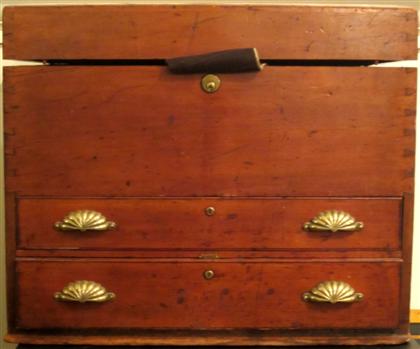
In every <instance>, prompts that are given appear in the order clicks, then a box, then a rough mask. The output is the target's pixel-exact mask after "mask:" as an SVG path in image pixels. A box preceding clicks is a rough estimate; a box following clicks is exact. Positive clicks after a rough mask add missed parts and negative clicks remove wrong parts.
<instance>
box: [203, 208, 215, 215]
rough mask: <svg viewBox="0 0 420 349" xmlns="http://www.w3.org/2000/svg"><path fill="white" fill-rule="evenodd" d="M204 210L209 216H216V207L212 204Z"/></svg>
mask: <svg viewBox="0 0 420 349" xmlns="http://www.w3.org/2000/svg"><path fill="white" fill-rule="evenodd" d="M204 212H205V214H206V215H207V216H214V215H215V213H216V209H215V208H214V207H211V206H210V207H206V208H205V210H204Z"/></svg>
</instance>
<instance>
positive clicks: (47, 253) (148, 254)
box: [16, 249, 402, 262]
mask: <svg viewBox="0 0 420 349" xmlns="http://www.w3.org/2000/svg"><path fill="white" fill-rule="evenodd" d="M121 256H124V257H125V258H173V259H174V261H175V260H179V259H184V258H199V259H207V260H211V259H229V258H286V259H287V258H288V259H296V258H304V259H307V258H311V259H316V258H320V259H328V258H333V259H334V258H339V259H342V260H343V261H347V260H353V259H360V260H364V261H366V262H369V261H371V260H372V259H384V258H386V259H388V258H392V259H397V260H399V261H401V260H402V253H401V251H400V250H369V249H368V250H347V249H334V250H312V249H288V250H263V251H262V250H256V251H253V250H217V251H215V250H209V251H206V250H202V249H197V250H195V249H190V250H185V249H183V250H157V249H156V250H155V249H154V250H139V249H134V250H123V251H122V250H120V249H114V250H106V249H101V250H93V249H89V250H81V249H77V250H65V249H53V250H51V249H42V250H39V249H37V250H29V249H19V250H17V251H16V257H31V258H32V257H51V258H54V257H58V258H62V257H71V258H72V257H78V258H89V257H92V258H96V257H101V258H108V257H111V258H119V257H121Z"/></svg>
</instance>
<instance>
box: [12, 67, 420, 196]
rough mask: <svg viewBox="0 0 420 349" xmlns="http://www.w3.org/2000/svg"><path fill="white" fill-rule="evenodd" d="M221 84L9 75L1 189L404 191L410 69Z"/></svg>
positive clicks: (280, 70) (265, 74) (411, 102)
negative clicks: (205, 87)
mask: <svg viewBox="0 0 420 349" xmlns="http://www.w3.org/2000/svg"><path fill="white" fill-rule="evenodd" d="M220 77H221V80H222V85H221V87H220V90H219V91H218V92H216V93H214V94H211V95H209V94H207V93H205V92H203V91H202V90H201V88H200V76H197V75H188V76H186V75H180V76H178V75H173V74H170V73H168V72H167V71H166V70H165V69H164V68H161V67H133V66H131V67H130V66H127V67H19V68H10V69H6V71H5V104H6V110H5V112H6V114H5V130H6V134H7V138H6V146H5V147H6V182H7V190H8V191H16V192H18V193H19V194H21V195H83V196H90V195H100V196H115V195H117V196H127V195H131V196H209V195H211V196H221V195H223V196H238V195H239V196H278V195H280V196H285V195H287V196H296V195H298V196H331V195H334V196H370V195H374V196H389V195H395V196H401V195H402V193H403V192H412V190H413V176H414V133H415V131H414V120H415V81H416V70H415V69H404V68H388V69H380V68H358V67H352V68H344V67H266V68H265V69H264V70H263V71H262V72H258V73H245V74H230V75H229V74H221V75H220ZM39 91H43V93H42V94H40V93H39ZM163 101H164V103H163ZM47 178H48V180H46V179H47Z"/></svg>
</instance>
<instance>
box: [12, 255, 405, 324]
mask: <svg viewBox="0 0 420 349" xmlns="http://www.w3.org/2000/svg"><path fill="white" fill-rule="evenodd" d="M76 280H88V281H95V282H97V283H100V284H101V285H102V286H103V287H105V288H106V290H107V292H112V293H113V294H109V293H105V294H104V295H100V292H99V293H98V292H96V293H95V292H88V289H89V287H86V283H85V284H83V283H80V284H78V285H74V284H73V286H72V287H70V288H72V290H73V291H72V292H64V291H63V288H64V287H66V286H67V285H68V284H69V283H70V282H74V281H76ZM331 280H336V281H340V282H342V283H341V286H345V285H346V284H347V285H350V286H351V287H352V288H353V289H354V291H355V292H356V293H361V294H363V297H362V296H361V295H359V294H355V295H353V294H352V292H351V290H347V291H348V293H347V294H345V293H344V291H343V290H341V291H340V288H338V289H337V288H336V287H335V286H334V285H336V284H331V283H328V282H327V283H325V281H331ZM17 282H18V285H17V302H16V304H17V311H16V314H17V318H16V325H17V327H18V328H21V329H47V328H57V329H64V328H65V329H89V328H92V329H93V328H102V329H104V328H107V329H111V328H134V329H135V328H138V329H142V328H145V329H146V328H173V329H175V328H178V329H218V328H237V329H240V328H244V329H245V328H282V329H292V328H295V329H316V328H319V329H322V328H328V329H332V328H334V329H341V328H342V329H353V328H355V329H373V328H378V329H389V328H395V327H397V326H398V320H399V316H398V314H399V292H400V291H399V288H400V263H398V262H369V263H367V262H366V263H362V262H340V261H324V262H322V261H319V262H318V261H316V262H314V261H307V262H301V261H300V262H293V261H284V262H271V261H266V260H255V261H223V260H219V261H188V260H178V261H169V260H158V261H152V260H137V259H133V260H127V259H114V260H86V259H84V260H82V259H71V260H42V261H41V260H38V261H34V260H20V261H18V262H17ZM321 282H324V284H323V285H319V284H320V283H321ZM317 285H318V286H319V287H318V291H319V292H320V293H319V294H318V296H316V293H317V292H318V291H317V292H314V293H311V292H309V293H306V294H305V292H308V291H310V290H311V289H313V288H314V287H316V286H317ZM77 286H81V287H80V288H78V287H77ZM60 291H62V293H58V294H57V292H60ZM63 294H64V295H67V296H66V297H70V296H69V295H70V294H71V295H72V296H71V297H73V299H79V300H86V299H89V297H90V300H95V299H96V300H101V299H102V298H105V301H104V302H84V303H80V302H78V301H68V300H67V301H65V300H63V299H61V300H60V299H57V297H58V298H60V297H61V298H63V297H64V296H63ZM114 295H115V297H113V296H114ZM305 295H306V298H307V300H306V301H305V300H304V298H305ZM71 297H70V298H71ZM95 297H96V298H95ZM101 297H102V298H101ZM107 297H108V298H110V299H108V300H106V298H107ZM312 297H315V298H317V299H318V300H325V301H328V302H315V301H314V300H315V299H313V300H312V301H311V300H310V299H311V298H312ZM346 297H347V298H346ZM361 297H362V298H361ZM352 298H355V299H354V302H348V303H345V302H343V303H342V302H336V303H334V302H335V301H339V300H352ZM102 300H104V299H102ZM330 302H332V303H330Z"/></svg>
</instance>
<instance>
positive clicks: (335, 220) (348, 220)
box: [303, 210, 363, 233]
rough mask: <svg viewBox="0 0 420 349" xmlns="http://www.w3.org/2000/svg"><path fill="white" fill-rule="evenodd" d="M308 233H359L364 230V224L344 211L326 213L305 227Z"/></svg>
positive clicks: (319, 215) (313, 219)
mask: <svg viewBox="0 0 420 349" xmlns="http://www.w3.org/2000/svg"><path fill="white" fill-rule="evenodd" d="M303 228H304V229H305V230H307V231H331V232H333V233H335V232H337V231H357V230H360V229H362V228H363V223H362V222H357V221H356V220H355V219H354V218H353V217H352V216H350V214H348V213H347V212H344V211H337V210H331V211H325V212H321V213H319V214H318V215H317V216H316V217H314V218H312V220H311V221H310V222H307V223H305V224H304V225H303Z"/></svg>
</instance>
